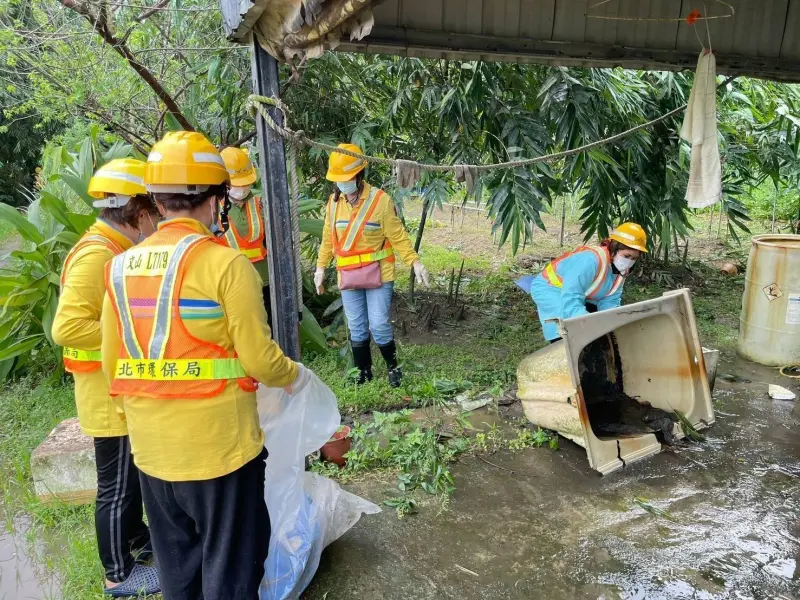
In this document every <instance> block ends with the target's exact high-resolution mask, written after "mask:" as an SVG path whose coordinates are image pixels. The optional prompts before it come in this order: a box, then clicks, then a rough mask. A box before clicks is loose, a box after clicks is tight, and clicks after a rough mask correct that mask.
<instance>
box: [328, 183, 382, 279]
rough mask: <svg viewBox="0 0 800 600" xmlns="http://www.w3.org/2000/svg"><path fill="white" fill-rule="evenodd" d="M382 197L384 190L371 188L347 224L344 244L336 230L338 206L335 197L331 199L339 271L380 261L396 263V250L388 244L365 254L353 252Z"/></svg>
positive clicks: (332, 234) (333, 238) (330, 208)
mask: <svg viewBox="0 0 800 600" xmlns="http://www.w3.org/2000/svg"><path fill="white" fill-rule="evenodd" d="M382 195H383V191H382V190H379V189H377V188H370V191H369V195H368V196H367V198H366V199H365V200H364V203H363V204H362V205H361V207H360V208H359V209H358V212H356V213H351V214H350V220H349V222H348V224H347V228H346V229H345V230H344V236H343V239H344V242H341V243H340V241H339V232H338V230H337V228H336V220H337V219H336V209H337V206H338V205H337V203H336V202H334V201H333V197H331V200H330V201H329V203H328V221H329V225H330V230H331V239H332V242H333V251H334V254H335V255H336V267H337V268H338V269H354V268H358V267H361V266H366V265H369V264H372V263H374V262H377V261H379V260H389V261H394V250H393V249H392V245H391V244H390V243H388V242H386V244H385V246H386V247H384V248H381V249H380V250H373V251H371V252H364V253H358V252H353V250H352V248H353V246H355V245H356V242H358V240H359V239H360V238H361V236H362V235H363V233H364V228H365V227H366V225H367V222H368V221H369V219H370V217H371V216H372V214H373V213H374V212H375V209H376V208H377V207H378V203H379V202H380V198H381V196H382Z"/></svg>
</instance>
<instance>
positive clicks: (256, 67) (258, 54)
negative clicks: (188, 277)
mask: <svg viewBox="0 0 800 600" xmlns="http://www.w3.org/2000/svg"><path fill="white" fill-rule="evenodd" d="M252 44H253V52H252V63H251V64H252V69H253V93H255V94H258V95H261V96H269V97H275V98H277V97H278V94H279V92H280V85H279V80H278V63H277V61H276V60H275V59H274V58H273V57H271V56H270V55H269V54H267V53H266V52H265V51H264V49H263V48H262V47H261V46H260V45H259V43H258V42H257V41H256V40H255V39H254V40H253V42H252ZM268 110H269V111H270V115H271V116H272V118H273V119H274V120H275V122H276V123H278V124H282V117H281V114H280V112H279V111H278V110H277V109H275V108H270V109H268ZM256 130H257V132H258V156H259V160H260V168H261V187H262V188H263V190H264V201H263V202H262V204H263V210H264V222H265V224H266V238H267V252H268V254H267V260H269V283H270V285H269V290H270V297H271V304H270V307H271V315H272V336H273V338H274V339H275V341H276V342H277V343H278V345H279V346H280V347H281V349H282V350H283V352H284V354H286V356H288V357H289V358H292V359H294V360H299V359H300V331H299V328H298V322H297V313H298V310H301V306H302V298H298V297H297V285H295V260H297V257H296V255H295V251H294V244H293V240H292V218H293V217H292V210H291V205H290V203H289V186H288V183H287V176H286V155H285V154H284V149H283V140H282V139H281V138H280V136H278V134H277V133H275V132H274V131H273V130H272V129H270V128H269V127H268V126H267V124H266V123H265V122H264V119H263V118H261V116H260V115H258V114H257V115H256Z"/></svg>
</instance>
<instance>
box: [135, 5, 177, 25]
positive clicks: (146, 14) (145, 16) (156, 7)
mask: <svg viewBox="0 0 800 600" xmlns="http://www.w3.org/2000/svg"><path fill="white" fill-rule="evenodd" d="M168 4H169V0H159V1H158V2H156V3H155V4H154V5H153V6H152V7H151V8H148V9H147V10H144V11H142V13H141V14H140V15H139V16H138V17H136V20H137V21H139V23H142V22H143V21H144V20H145V19H148V18H149V17H152V16H153V15H154V14H156V13H157V12H158V11H160V10H162V9H163V8H165V7H166V6H167V5H168Z"/></svg>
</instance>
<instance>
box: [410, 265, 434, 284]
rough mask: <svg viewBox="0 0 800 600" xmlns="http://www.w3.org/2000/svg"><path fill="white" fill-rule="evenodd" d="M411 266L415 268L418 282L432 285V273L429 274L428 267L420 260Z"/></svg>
mask: <svg viewBox="0 0 800 600" xmlns="http://www.w3.org/2000/svg"><path fill="white" fill-rule="evenodd" d="M411 267H412V268H413V269H414V275H415V276H416V278H417V283H422V284H424V285H425V287H426V288H427V287H431V284H430V275H429V274H428V269H426V268H425V265H423V264H422V263H421V262H420V261H417V262H415V263H414V264H413V265H411Z"/></svg>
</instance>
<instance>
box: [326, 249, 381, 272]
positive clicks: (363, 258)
mask: <svg viewBox="0 0 800 600" xmlns="http://www.w3.org/2000/svg"><path fill="white" fill-rule="evenodd" d="M390 256H394V249H393V248H384V249H383V250H378V251H377V252H369V253H367V254H354V255H353V256H337V257H336V266H337V267H339V268H341V267H352V266H353V265H358V266H361V265H362V264H364V265H368V264H370V263H374V262H377V261H379V260H385V259H387V258H389V257H390Z"/></svg>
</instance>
